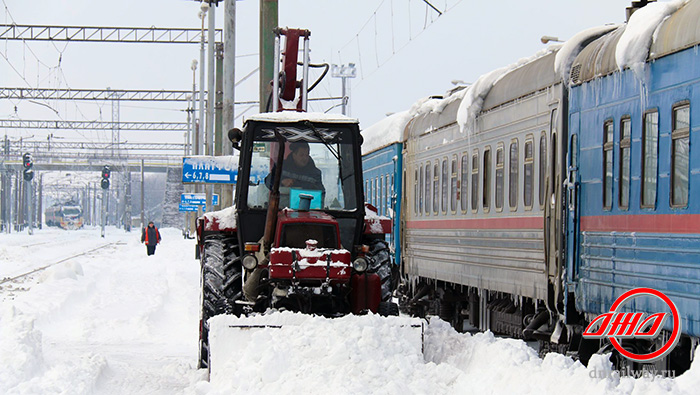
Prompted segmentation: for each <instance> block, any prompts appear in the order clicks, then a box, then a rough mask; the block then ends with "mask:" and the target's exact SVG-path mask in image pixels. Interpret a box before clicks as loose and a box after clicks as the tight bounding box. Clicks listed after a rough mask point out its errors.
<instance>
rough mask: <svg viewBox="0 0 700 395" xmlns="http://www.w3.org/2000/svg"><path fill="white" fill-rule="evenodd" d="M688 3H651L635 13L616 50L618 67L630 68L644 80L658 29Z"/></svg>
mask: <svg viewBox="0 0 700 395" xmlns="http://www.w3.org/2000/svg"><path fill="white" fill-rule="evenodd" d="M687 2H688V0H674V1H670V2H668V3H650V4H647V5H646V6H644V7H643V8H641V9H639V10H637V11H635V13H634V14H632V16H631V17H630V20H629V22H627V27H626V28H625V32H624V33H622V37H620V41H618V43H617V47H616V48H615V61H616V62H617V67H618V68H619V69H620V70H622V69H624V68H625V67H629V68H630V69H632V71H633V72H634V74H635V75H636V76H637V77H638V78H640V79H643V77H644V63H645V62H646V60H647V56H648V55H649V47H650V46H651V43H652V41H653V38H654V35H655V32H656V30H657V28H658V27H659V25H660V24H661V22H663V21H664V20H665V19H666V18H668V17H669V16H670V15H671V14H673V13H674V12H676V11H678V9H679V8H681V7H682V6H683V5H685V3H687Z"/></svg>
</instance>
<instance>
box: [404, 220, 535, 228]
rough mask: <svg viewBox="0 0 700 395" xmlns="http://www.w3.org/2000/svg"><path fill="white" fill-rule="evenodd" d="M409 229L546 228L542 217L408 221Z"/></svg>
mask: <svg viewBox="0 0 700 395" xmlns="http://www.w3.org/2000/svg"><path fill="white" fill-rule="evenodd" d="M406 227H407V228H408V229H534V230H541V229H543V228H544V219H543V218H542V217H516V218H513V217H511V218H477V219H451V220H446V219H435V220H429V221H408V222H407V223H406Z"/></svg>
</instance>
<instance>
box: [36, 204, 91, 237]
mask: <svg viewBox="0 0 700 395" xmlns="http://www.w3.org/2000/svg"><path fill="white" fill-rule="evenodd" d="M44 219H45V221H46V225H48V226H56V227H59V228H62V229H66V230H75V229H80V228H82V227H83V225H84V224H83V210H82V207H81V206H80V205H79V204H76V203H64V204H55V205H53V206H51V207H49V208H47V209H46V210H45V211H44Z"/></svg>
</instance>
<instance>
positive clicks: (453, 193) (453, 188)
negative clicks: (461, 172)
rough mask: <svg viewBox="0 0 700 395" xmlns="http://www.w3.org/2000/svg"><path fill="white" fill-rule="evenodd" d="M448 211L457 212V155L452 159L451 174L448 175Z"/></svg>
mask: <svg viewBox="0 0 700 395" xmlns="http://www.w3.org/2000/svg"><path fill="white" fill-rule="evenodd" d="M450 209H451V210H452V212H453V213H454V212H455V211H457V155H454V156H453V157H452V174H451V175H450Z"/></svg>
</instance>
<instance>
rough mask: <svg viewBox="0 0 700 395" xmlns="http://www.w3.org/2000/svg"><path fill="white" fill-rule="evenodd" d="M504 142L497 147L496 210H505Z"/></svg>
mask: <svg viewBox="0 0 700 395" xmlns="http://www.w3.org/2000/svg"><path fill="white" fill-rule="evenodd" d="M503 178H504V175H503V143H498V148H496V210H497V211H501V210H503V195H504V191H503V188H504V185H503Z"/></svg>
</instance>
